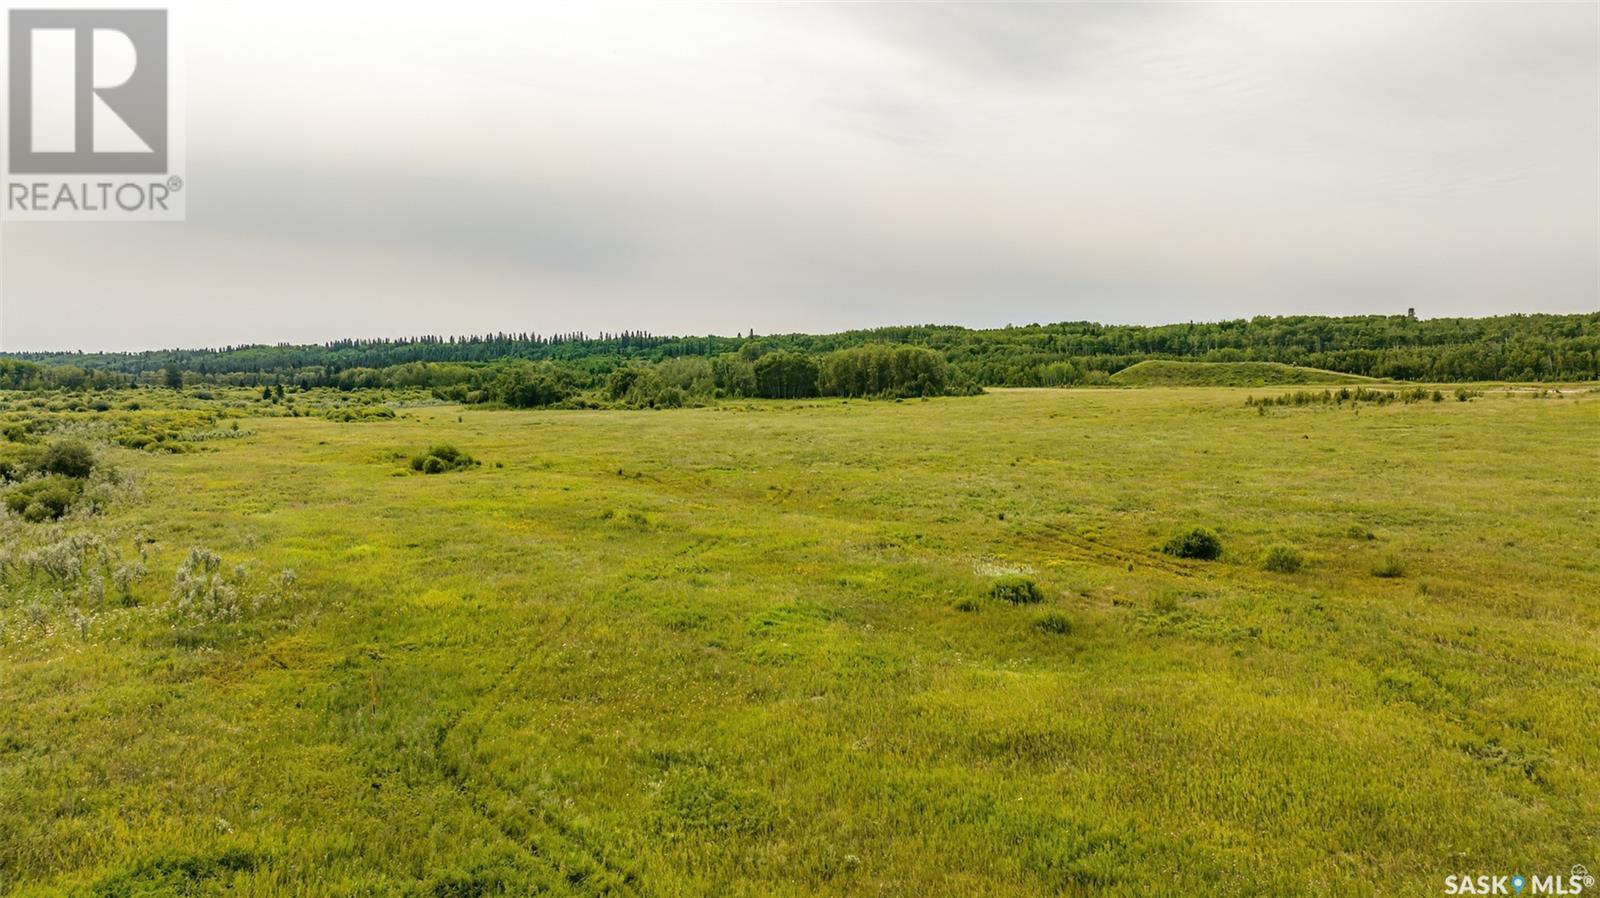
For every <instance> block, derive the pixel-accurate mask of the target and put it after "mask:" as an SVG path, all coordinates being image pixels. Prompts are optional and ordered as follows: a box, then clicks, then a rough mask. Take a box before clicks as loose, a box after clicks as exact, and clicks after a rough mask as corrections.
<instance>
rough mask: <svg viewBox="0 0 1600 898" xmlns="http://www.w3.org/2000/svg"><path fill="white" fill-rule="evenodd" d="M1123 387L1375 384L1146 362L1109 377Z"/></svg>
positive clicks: (1244, 367) (1340, 376)
mask: <svg viewBox="0 0 1600 898" xmlns="http://www.w3.org/2000/svg"><path fill="white" fill-rule="evenodd" d="M1110 382H1111V383H1113V384H1116V385H1117V386H1124V387H1266V386H1282V385H1295V384H1317V385H1323V384H1334V385H1336V386H1337V385H1339V384H1369V385H1371V384H1377V383H1381V381H1378V380H1376V379H1374V378H1371V377H1362V376H1361V375H1359V374H1345V373H1343V372H1340V371H1325V370H1323V369H1321V368H1302V367H1299V366H1297V365H1283V364H1279V363H1278V362H1190V361H1168V360H1165V359H1148V360H1146V361H1143V362H1139V363H1137V364H1134V365H1129V366H1128V367H1126V368H1124V369H1122V370H1121V371H1118V372H1117V373H1116V374H1113V375H1111V378H1110Z"/></svg>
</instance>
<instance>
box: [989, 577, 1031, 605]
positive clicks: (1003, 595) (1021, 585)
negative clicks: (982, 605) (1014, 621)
mask: <svg viewBox="0 0 1600 898" xmlns="http://www.w3.org/2000/svg"><path fill="white" fill-rule="evenodd" d="M989 597H990V598H992V599H1004V600H1005V601H1007V602H1010V603H1011V604H1013V605H1033V604H1037V603H1039V602H1042V601H1044V593H1042V592H1040V591H1039V587H1038V585H1037V584H1035V583H1034V582H1033V581H1032V580H1030V579H1028V578H1027V577H1023V576H1020V575H1017V574H1011V575H1008V576H1005V577H996V578H995V581H994V582H993V583H991V584H989Z"/></svg>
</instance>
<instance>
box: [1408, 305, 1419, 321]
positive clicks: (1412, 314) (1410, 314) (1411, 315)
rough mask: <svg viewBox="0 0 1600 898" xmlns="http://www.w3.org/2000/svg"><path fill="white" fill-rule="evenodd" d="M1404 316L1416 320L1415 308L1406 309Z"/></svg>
mask: <svg viewBox="0 0 1600 898" xmlns="http://www.w3.org/2000/svg"><path fill="white" fill-rule="evenodd" d="M1406 317H1407V318H1410V319H1411V320H1412V321H1416V320H1417V310H1416V309H1415V308H1410V309H1406Z"/></svg>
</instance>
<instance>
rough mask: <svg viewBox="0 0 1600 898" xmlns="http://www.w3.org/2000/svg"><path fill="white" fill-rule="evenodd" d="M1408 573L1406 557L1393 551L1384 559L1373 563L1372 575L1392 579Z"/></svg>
mask: <svg viewBox="0 0 1600 898" xmlns="http://www.w3.org/2000/svg"><path fill="white" fill-rule="evenodd" d="M1405 575H1406V563H1405V559H1403V558H1401V557H1400V556H1399V555H1396V554H1395V553H1393V552H1390V553H1389V554H1387V555H1385V556H1383V560H1382V561H1380V562H1378V563H1377V564H1375V565H1373V567H1372V576H1374V577H1382V578H1384V579H1386V580H1392V579H1394V578H1396V577H1404V576H1405Z"/></svg>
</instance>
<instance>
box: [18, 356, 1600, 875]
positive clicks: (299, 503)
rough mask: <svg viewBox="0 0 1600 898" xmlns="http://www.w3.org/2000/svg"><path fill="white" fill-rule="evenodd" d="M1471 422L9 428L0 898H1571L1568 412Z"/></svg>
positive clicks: (1575, 469)
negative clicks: (42, 490) (65, 466)
mask: <svg viewBox="0 0 1600 898" xmlns="http://www.w3.org/2000/svg"><path fill="white" fill-rule="evenodd" d="M1296 382H1297V381H1296ZM1475 389H1481V390H1483V393H1482V395H1474V396H1471V397H1470V398H1469V397H1465V396H1464V397H1463V399H1462V401H1456V399H1455V398H1454V397H1452V398H1450V399H1449V401H1442V402H1416V403H1400V402H1394V403H1390V404H1386V405H1382V406H1379V405H1374V404H1365V405H1363V404H1359V403H1357V404H1354V405H1352V404H1348V403H1341V404H1338V405H1310V406H1305V407H1299V406H1284V407H1278V406H1273V407H1270V408H1269V407H1252V406H1249V405H1247V404H1246V399H1247V397H1255V398H1259V397H1261V396H1263V395H1266V394H1265V393H1264V392H1263V390H1262V389H1260V388H1256V389H1254V390H1251V389H1242V388H1226V387H1206V388H1158V387H1151V388H1144V389H1077V390H995V391H991V392H989V393H987V394H986V395H981V396H972V397H947V398H937V399H931V400H920V401H903V402H869V401H850V400H813V401H798V402H783V401H730V402H721V403H716V404H712V405H710V406H708V407H704V408H684V409H673V410H663V411H621V410H587V411H580V410H543V411H509V410H490V409H486V408H479V407H472V408H463V407H459V406H455V405H446V404H441V403H437V402H428V401H424V399H423V398H421V397H413V398H415V399H416V400H417V401H415V402H392V403H390V405H389V406H385V407H381V408H380V409H378V410H374V408H377V407H374V406H371V405H362V404H359V403H355V404H349V403H347V404H346V408H345V410H346V411H349V409H355V411H353V412H349V413H347V414H341V413H339V410H338V409H332V410H331V411H328V412H327V413H320V412H319V413H318V414H316V415H312V416H305V417H284V416H282V415H280V414H277V413H276V410H274V412H273V413H272V414H267V413H264V412H263V411H262V410H261V409H257V408H256V407H255V406H259V405H260V404H261V403H259V402H256V403H254V405H252V404H249V403H245V402H243V401H237V402H227V401H225V400H226V399H227V396H226V395H223V394H221V393H219V395H218V396H217V397H216V398H214V399H210V400H205V399H195V398H194V397H193V391H189V392H188V393H187V394H185V396H186V398H184V399H182V400H179V399H178V398H176V397H177V396H178V394H177V393H175V392H174V391H171V390H166V391H163V390H143V391H140V392H141V393H142V394H145V395H150V396H156V395H163V394H164V395H167V396H169V397H173V398H169V399H166V400H161V401H151V400H145V404H144V405H143V406H142V407H140V408H138V409H126V408H123V409H120V410H119V409H107V410H95V409H85V410H81V411H70V410H61V411H55V410H43V411H40V412H39V414H40V415H42V416H45V417H51V416H54V417H56V418H59V419H60V420H61V421H62V422H63V423H62V425H61V427H60V430H59V432H46V433H28V432H26V428H23V429H20V430H17V431H16V432H14V433H13V434H12V436H13V437H14V438H16V439H18V440H24V439H32V440H35V441H37V442H38V443H39V444H40V445H44V444H46V443H48V442H49V440H51V439H54V438H57V437H59V436H61V435H67V436H73V437H75V438H77V439H82V440H84V441H86V442H87V443H88V444H90V445H92V446H93V448H94V452H95V453H96V458H97V470H96V473H95V474H94V476H93V478H91V479H90V480H89V481H88V483H87V485H86V486H84V487H82V491H83V492H82V495H83V497H84V498H83V499H82V500H81V501H80V502H79V504H78V505H77V506H75V507H76V510H75V511H72V512H70V513H68V514H66V515H65V516H64V517H62V518H61V519H60V520H49V519H44V520H37V521H30V520H25V519H24V518H23V517H22V516H21V515H20V514H13V513H9V512H8V513H4V516H3V517H0V535H3V537H4V541H3V543H0V894H6V895H17V896H30V898H33V896H58V895H59V896H79V895H82V896H129V898H132V896H156V895H185V896H202V895H234V896H267V895H312V896H334V895H338V896H347V895H348V896H356V895H419V896H423V895H427V896H441V898H452V896H484V895H528V894H552V895H574V896H582V895H619V896H633V895H638V896H699V895H718V896H745V895H748V896H774V895H782V896H806V895H869V894H870V895H905V896H969V895H992V896H1039V895H1091V894H1093V895H1130V896H1131V895H1140V896H1143V895H1168V894H1171V895H1213V894H1215V895H1326V896H1347V895H1367V894H1382V895H1432V894H1439V893H1441V892H1442V890H1443V884H1444V877H1445V876H1447V875H1450V874H1472V875H1477V874H1481V873H1493V874H1500V873H1507V872H1525V873H1530V874H1531V873H1541V874H1543V873H1558V872H1564V871H1566V870H1568V869H1569V868H1570V867H1571V866H1572V865H1574V864H1580V863H1581V864H1587V865H1588V866H1589V868H1590V869H1595V868H1597V867H1600V640H1597V636H1600V602H1597V597H1600V545H1597V539H1596V534H1597V533H1600V454H1597V447H1600V394H1596V393H1595V392H1594V391H1592V390H1589V389H1587V388H1583V387H1579V388H1569V389H1567V390H1565V391H1564V392H1561V393H1559V394H1556V393H1553V392H1551V391H1550V390H1549V389H1548V388H1546V387H1544V386H1541V387H1540V388H1539V389H1538V390H1537V391H1512V390H1506V389H1497V388H1492V387H1491V388H1484V387H1482V385H1475ZM1449 390H1450V388H1448V387H1447V388H1445V391H1446V392H1447V393H1448V392H1449ZM1280 391H1281V390H1280ZM1280 391H1269V392H1274V393H1275V392H1280ZM240 395H243V394H240ZM180 406H181V408H180ZM16 407H19V408H20V407H21V405H20V402H19V405H18V406H16ZM363 409H365V411H363ZM96 415H100V416H102V417H105V416H108V415H109V416H115V417H116V423H114V424H106V423H103V422H102V423H99V424H97V423H96V421H97V419H96ZM335 419H338V420H335ZM18 426H19V427H20V425H18ZM130 434H131V436H130ZM162 446H164V447H167V448H169V449H172V450H175V451H152V449H153V448H156V447H162ZM443 446H448V447H452V448H454V449H457V450H459V452H460V453H464V454H465V455H467V456H470V458H471V462H470V463H462V464H456V463H455V460H454V457H452V459H451V460H449V463H446V462H445V461H444V460H441V463H440V464H439V465H437V466H432V465H428V464H427V463H426V460H427V458H429V457H433V458H440V459H443V456H442V455H441V453H440V452H439V451H436V450H431V447H443ZM176 450H186V451H176ZM414 458H415V459H417V462H416V463H415V464H414V463H413V459H414ZM430 468H437V473H426V472H425V471H426V470H427V469H430ZM11 489H17V487H15V486H14V487H11ZM1194 527H1203V528H1206V529H1207V530H1209V531H1211V532H1212V533H1214V534H1215V536H1216V538H1217V539H1218V540H1219V541H1220V546H1221V554H1220V557H1218V558H1215V559H1213V560H1203V559H1194V558H1183V557H1178V556H1175V555H1173V554H1169V553H1167V552H1164V551H1163V548H1164V547H1165V546H1167V544H1168V542H1169V540H1171V539H1172V538H1173V537H1174V536H1175V535H1179V534H1182V533H1184V532H1185V531H1187V530H1189V529H1190V528H1194Z"/></svg>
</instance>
